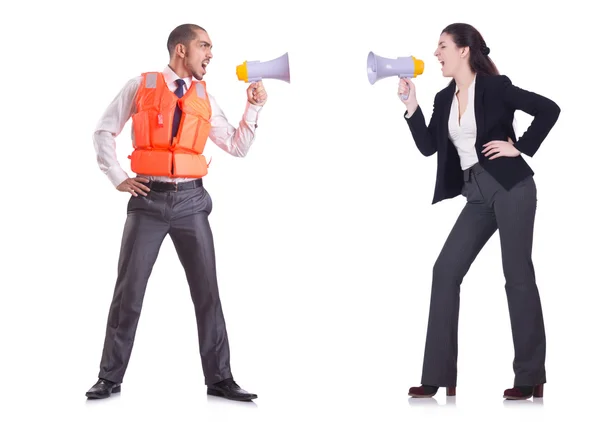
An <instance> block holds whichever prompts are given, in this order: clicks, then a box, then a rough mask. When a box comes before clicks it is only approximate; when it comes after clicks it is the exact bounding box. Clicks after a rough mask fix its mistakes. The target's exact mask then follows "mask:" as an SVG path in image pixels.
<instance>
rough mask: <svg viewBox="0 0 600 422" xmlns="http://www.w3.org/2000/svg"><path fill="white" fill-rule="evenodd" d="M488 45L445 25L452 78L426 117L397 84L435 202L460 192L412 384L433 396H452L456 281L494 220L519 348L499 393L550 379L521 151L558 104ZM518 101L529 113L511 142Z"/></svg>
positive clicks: (533, 391) (548, 123)
mask: <svg viewBox="0 0 600 422" xmlns="http://www.w3.org/2000/svg"><path fill="white" fill-rule="evenodd" d="M489 52H490V49H489V48H488V47H487V45H486V43H485V41H484V40H483V38H482V36H481V35H480V33H479V32H478V31H477V30H476V29H475V28H473V27H472V26H470V25H467V24H462V23H455V24H452V25H449V26H448V27H446V28H445V29H444V30H443V31H442V33H441V36H440V39H439V44H438V48H437V49H436V51H435V56H436V57H437V58H438V60H439V61H440V63H441V65H442V74H443V75H444V76H446V77H450V78H452V81H451V82H450V84H449V85H448V86H447V87H446V88H444V89H443V90H441V91H440V92H438V93H437V95H436V96H435V100H434V105H433V107H434V109H433V114H432V116H431V120H430V122H429V125H427V124H426V123H425V119H424V116H423V112H422V110H421V108H420V106H419V104H418V102H417V99H416V95H415V86H414V84H413V83H412V81H411V80H410V79H401V80H400V82H399V86H398V95H399V96H400V98H401V100H402V102H403V103H404V104H405V105H406V109H407V110H406V112H405V114H404V117H405V120H406V122H407V123H408V127H409V128H410V131H411V134H412V136H413V138H414V141H415V143H416V146H417V148H418V149H419V151H420V152H421V153H422V154H423V155H425V156H430V155H433V154H435V153H436V152H437V178H436V183H435V192H434V197H433V204H435V203H436V202H439V201H442V200H444V199H448V198H453V197H456V196H458V195H459V194H462V195H463V196H465V198H466V205H465V207H464V209H463V210H462V212H461V214H460V215H459V217H458V220H457V221H456V224H455V225H454V227H453V229H452V230H451V232H450V234H449V236H448V238H447V240H446V243H445V245H444V246H443V248H442V250H441V252H440V254H439V256H438V258H437V261H436V262H435V265H434V267H433V282H432V290H431V302H430V310H429V322H428V328H427V339H426V344H425V354H424V361H423V372H422V378H421V384H422V385H421V386H420V387H412V388H411V389H410V390H409V395H411V396H413V397H432V396H433V395H435V394H436V393H437V391H438V388H439V387H446V393H447V395H455V388H456V361H457V327H458V311H459V290H460V284H461V283H462V280H463V277H464V276H465V275H466V273H467V271H468V269H469V267H470V266H471V264H472V263H473V261H474V260H475V258H476V256H477V254H478V253H479V251H480V250H481V249H482V248H483V246H484V245H485V243H486V242H487V241H488V240H489V238H490V237H491V236H492V235H493V234H494V233H495V231H496V229H497V230H498V231H499V236H500V242H501V248H502V265H503V269H504V276H505V279H506V285H505V289H506V295H507V299H508V306H509V313H510V320H511V327H512V335H513V343H514V348H515V357H514V362H513V368H514V372H515V378H514V384H513V388H510V389H507V390H506V391H505V392H504V397H505V398H507V399H527V398H529V397H531V396H532V395H533V396H535V397H541V396H542V391H543V384H545V383H546V373H545V366H544V365H545V363H544V362H545V354H546V338H545V331H544V322H543V317H542V308H541V304H540V297H539V293H538V289H537V286H536V281H535V272H534V268H533V263H532V259H531V251H532V241H533V226H534V219H535V212H536V203H537V198H536V194H537V191H536V185H535V182H534V180H533V174H534V173H533V171H532V170H531V168H530V167H529V166H528V165H527V163H526V162H525V160H524V159H523V157H522V156H521V155H522V154H526V155H528V156H530V157H532V156H533V155H534V154H535V153H536V152H537V150H538V148H539V147H540V144H541V143H542V141H543V140H544V138H545V137H546V136H547V135H548V133H549V132H550V130H551V129H552V127H553V126H554V124H555V123H556V120H557V119H558V116H559V114H560V108H559V107H558V106H557V105H556V104H555V103H554V102H553V101H551V100H549V99H547V98H544V97H542V96H540V95H538V94H535V93H533V92H529V91H525V90H523V89H520V88H517V87H516V86H514V85H512V83H511V81H510V79H509V78H508V77H506V76H504V75H499V74H498V71H497V69H496V67H495V65H494V63H493V62H492V60H491V59H490V58H489V56H488V55H489ZM407 92H408V94H409V95H408V98H407V99H406V100H404V99H402V95H403V94H405V93H407ZM515 110H522V111H524V112H526V113H528V114H530V115H532V116H534V118H533V121H532V123H531V125H530V126H529V128H528V130H527V131H526V132H525V133H524V134H523V136H522V137H521V138H520V139H518V141H517V142H516V143H514V142H513V141H512V140H513V139H517V138H516V136H515V132H514V129H513V125H512V123H513V119H514V112H515Z"/></svg>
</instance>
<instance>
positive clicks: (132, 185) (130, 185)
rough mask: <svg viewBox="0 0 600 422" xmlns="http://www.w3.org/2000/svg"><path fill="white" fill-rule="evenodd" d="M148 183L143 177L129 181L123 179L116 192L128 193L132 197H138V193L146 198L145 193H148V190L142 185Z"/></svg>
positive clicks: (132, 178) (131, 178)
mask: <svg viewBox="0 0 600 422" xmlns="http://www.w3.org/2000/svg"><path fill="white" fill-rule="evenodd" d="M148 182H150V181H149V180H148V179H146V178H144V177H130V178H129V179H125V180H124V181H123V182H122V183H121V184H120V185H119V186H117V190H119V191H121V192H129V193H130V194H132V195H133V196H138V193H139V194H141V195H144V196H146V195H147V193H146V192H150V188H149V187H148V186H146V185H143V184H142V183H148Z"/></svg>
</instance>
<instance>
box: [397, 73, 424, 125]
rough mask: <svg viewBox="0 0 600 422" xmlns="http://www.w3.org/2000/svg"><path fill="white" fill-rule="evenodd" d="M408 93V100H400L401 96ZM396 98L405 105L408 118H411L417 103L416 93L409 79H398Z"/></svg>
mask: <svg viewBox="0 0 600 422" xmlns="http://www.w3.org/2000/svg"><path fill="white" fill-rule="evenodd" d="M407 93H408V98H407V99H406V100H405V99H404V98H402V96H403V95H406V94H407ZM398 97H399V98H400V101H402V102H403V103H404V104H405V105H406V110H407V111H408V116H407V117H410V116H412V114H413V113H414V112H415V110H416V109H417V107H418V106H419V103H418V102H417V93H416V91H415V84H414V83H413V82H412V81H411V80H410V78H400V81H399V82H398Z"/></svg>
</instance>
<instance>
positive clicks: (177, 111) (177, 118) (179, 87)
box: [171, 79, 185, 139]
mask: <svg viewBox="0 0 600 422" xmlns="http://www.w3.org/2000/svg"><path fill="white" fill-rule="evenodd" d="M175 83H177V89H176V90H175V95H177V98H181V97H183V86H184V85H185V81H184V80H183V79H177V80H176V81H175ZM180 120H181V108H179V103H177V106H176V107H175V114H174V116H173V133H172V134H171V139H173V138H174V137H175V136H176V135H177V131H178V130H179V121H180Z"/></svg>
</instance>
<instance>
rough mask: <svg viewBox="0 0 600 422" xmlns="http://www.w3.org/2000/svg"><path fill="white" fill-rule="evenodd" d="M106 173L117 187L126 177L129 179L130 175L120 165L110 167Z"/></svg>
mask: <svg viewBox="0 0 600 422" xmlns="http://www.w3.org/2000/svg"><path fill="white" fill-rule="evenodd" d="M106 175H107V176H108V179H109V180H110V182H111V183H112V184H113V186H114V187H115V188H116V187H117V186H119V185H120V184H121V183H123V182H124V181H125V180H126V179H129V175H128V174H127V173H125V171H123V169H122V168H120V167H113V168H111V169H109V170H108V171H107V172H106Z"/></svg>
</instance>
